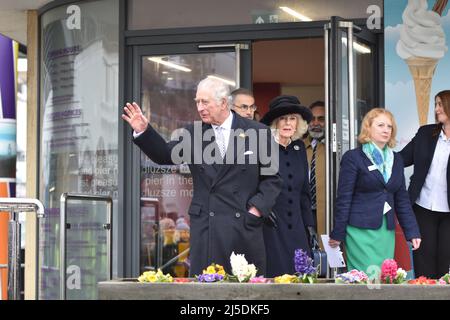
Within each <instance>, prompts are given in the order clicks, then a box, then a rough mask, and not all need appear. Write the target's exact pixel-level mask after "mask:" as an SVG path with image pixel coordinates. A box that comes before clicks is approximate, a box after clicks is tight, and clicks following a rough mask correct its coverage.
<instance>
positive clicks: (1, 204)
mask: <svg viewBox="0 0 450 320" xmlns="http://www.w3.org/2000/svg"><path fill="white" fill-rule="evenodd" d="M0 211H9V219H10V220H9V223H8V229H9V232H8V300H20V268H21V261H20V237H21V234H20V222H19V213H20V212H36V217H37V219H39V218H43V217H44V206H43V204H42V203H41V202H40V201H39V200H38V199H30V198H0ZM38 226H39V221H37V222H36V248H35V250H36V277H35V290H36V297H35V298H36V299H38V298H39V279H38V278H39V232H37V230H38Z"/></svg>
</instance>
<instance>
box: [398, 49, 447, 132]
mask: <svg viewBox="0 0 450 320" xmlns="http://www.w3.org/2000/svg"><path fill="white" fill-rule="evenodd" d="M438 61H439V59H434V58H423V57H411V58H408V59H406V63H407V64H408V67H409V71H410V72H411V76H412V78H413V80H414V88H415V91H416V104H417V112H418V114H419V124H420V125H421V126H423V125H425V124H427V119H428V110H429V107H430V90H431V82H432V80H433V75H434V70H435V69H436V65H437V63H438Z"/></svg>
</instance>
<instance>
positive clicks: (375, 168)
mask: <svg viewBox="0 0 450 320" xmlns="http://www.w3.org/2000/svg"><path fill="white" fill-rule="evenodd" d="M367 169H369V171H373V170H377V166H376V165H374V164H373V165H371V166H368V167H367Z"/></svg>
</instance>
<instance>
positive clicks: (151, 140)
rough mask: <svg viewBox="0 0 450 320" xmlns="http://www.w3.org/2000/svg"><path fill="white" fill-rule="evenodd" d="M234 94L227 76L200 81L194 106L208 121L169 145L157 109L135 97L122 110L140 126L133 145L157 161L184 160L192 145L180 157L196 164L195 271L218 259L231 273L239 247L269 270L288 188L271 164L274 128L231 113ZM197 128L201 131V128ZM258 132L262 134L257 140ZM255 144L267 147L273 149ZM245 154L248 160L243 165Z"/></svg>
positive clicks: (193, 214)
mask: <svg viewBox="0 0 450 320" xmlns="http://www.w3.org/2000/svg"><path fill="white" fill-rule="evenodd" d="M229 96H230V90H229V87H228V86H227V85H226V84H224V83H223V82H222V81H219V80H216V79H211V78H205V79H203V80H202V81H200V83H199V84H198V86H197V92H196V95H195V104H196V107H197V112H198V115H199V117H200V118H201V122H199V121H198V122H196V123H195V122H194V123H192V124H189V125H187V126H186V127H185V130H183V132H184V133H185V134H184V135H183V139H181V140H177V139H174V140H171V141H169V142H167V141H166V140H165V139H164V138H163V137H162V136H161V135H160V134H159V133H158V132H157V131H156V130H155V129H154V128H153V127H152V126H151V125H150V116H151V114H148V115H147V116H148V118H147V116H146V115H144V114H143V113H142V110H141V108H140V107H139V105H138V104H136V103H134V102H133V104H131V103H127V104H126V106H125V107H124V113H123V115H122V119H124V120H125V121H126V122H128V123H129V124H130V126H131V127H132V129H133V137H134V139H133V142H134V143H135V144H136V145H137V146H138V147H139V148H140V149H141V150H142V151H143V152H144V153H145V154H146V155H147V156H148V157H149V158H150V159H151V160H153V161H154V162H156V163H157V164H168V165H173V164H180V163H181V162H180V159H175V158H173V156H174V155H175V156H177V155H179V153H180V150H181V149H180V148H179V147H180V146H183V144H187V145H188V146H189V150H182V152H183V155H184V152H186V153H187V154H188V155H186V157H187V159H186V160H183V159H181V160H183V161H185V162H186V163H187V164H188V165H189V169H190V172H191V174H192V178H193V189H194V195H193V198H192V202H191V206H190V208H189V212H188V213H189V216H190V223H191V225H190V228H191V229H190V230H191V233H190V251H189V259H190V271H189V272H190V275H191V276H194V275H198V274H201V273H202V271H203V270H204V269H206V268H207V267H208V266H209V265H210V264H211V263H217V264H220V265H222V266H224V268H225V270H226V271H227V272H228V273H231V264H230V255H231V253H232V252H235V253H238V254H244V255H245V258H246V259H247V261H249V263H253V264H255V266H256V267H257V269H258V274H260V275H264V274H265V266H266V251H265V246H264V238H263V223H264V222H265V220H266V219H269V216H270V213H271V209H272V206H273V205H274V204H275V201H276V198H277V196H278V194H279V193H280V191H281V178H280V176H279V174H278V165H276V166H273V168H272V169H271V164H272V163H274V164H276V163H277V160H278V154H277V153H275V154H274V155H272V154H271V153H272V146H273V145H275V141H273V138H272V135H271V133H270V129H269V128H268V127H267V126H265V125H264V124H262V123H259V122H256V121H250V120H248V119H245V118H243V117H240V116H237V115H236V113H235V112H233V111H231V110H230V103H229V102H230V101H229ZM196 128H198V130H200V131H199V132H196V130H197V129H196ZM239 131H241V133H240V134H239ZM252 132H255V134H254V135H251V133H252ZM235 133H236V134H235ZM212 137H214V142H212V139H211V138H212ZM252 137H254V138H256V139H257V140H256V141H254V143H253V142H251V141H250V139H253V138H252ZM184 139H186V141H184ZM197 139H200V141H199V142H197ZM239 141H242V142H239ZM211 144H212V145H213V146H214V148H212V149H211V148H210V145H211ZM197 146H199V147H197ZM255 146H263V148H262V149H267V150H266V154H265V155H264V154H263V152H260V151H264V150H259V149H255ZM264 146H265V147H264ZM174 150H178V151H174ZM208 150H209V151H211V150H214V151H215V152H214V153H215V155H216V157H215V158H213V160H218V161H217V162H212V163H211V162H209V160H210V159H209V160H208V155H209V156H212V155H211V153H208V152H207V151H208ZM173 151H174V152H173ZM277 151H278V149H276V151H274V152H277ZM198 155H200V159H197V157H198ZM250 156H252V157H250ZM239 159H244V163H242V164H241V163H238V160H239ZM251 159H254V162H253V161H250V160H251ZM197 160H200V161H197ZM237 164H238V165H237ZM269 169H270V170H269Z"/></svg>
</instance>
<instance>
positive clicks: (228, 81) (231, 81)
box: [208, 75, 236, 87]
mask: <svg viewBox="0 0 450 320" xmlns="http://www.w3.org/2000/svg"><path fill="white" fill-rule="evenodd" d="M208 78H211V79H217V80H220V81H223V82H225V83H226V84H229V85H230V86H233V87H235V86H236V81H233V80H229V79H225V78H221V77H218V76H212V75H209V76H208Z"/></svg>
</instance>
